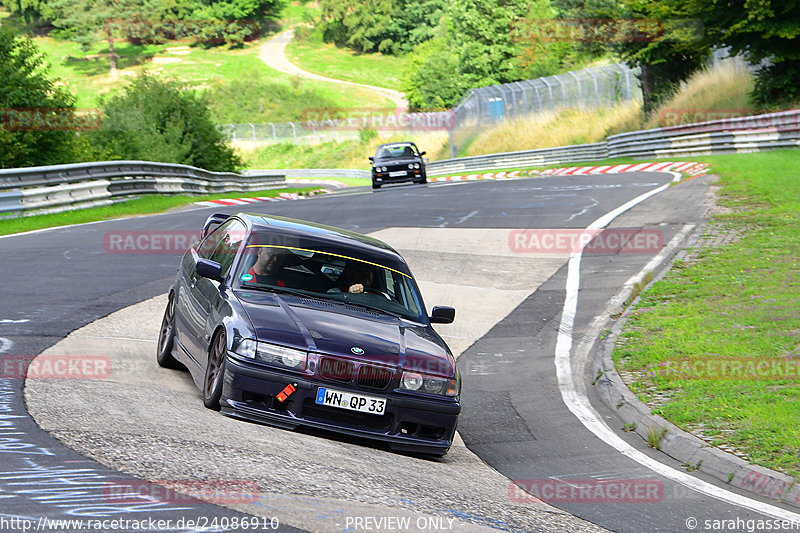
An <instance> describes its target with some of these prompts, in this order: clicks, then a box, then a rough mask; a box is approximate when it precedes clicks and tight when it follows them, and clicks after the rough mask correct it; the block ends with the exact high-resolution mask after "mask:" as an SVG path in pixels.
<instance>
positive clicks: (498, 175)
mask: <svg viewBox="0 0 800 533" xmlns="http://www.w3.org/2000/svg"><path fill="white" fill-rule="evenodd" d="M516 177H519V171H518V170H515V171H513V172H489V173H488V174H469V175H467V176H440V177H438V178H428V181H473V180H502V179H510V178H516Z"/></svg>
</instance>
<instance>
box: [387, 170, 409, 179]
mask: <svg viewBox="0 0 800 533" xmlns="http://www.w3.org/2000/svg"><path fill="white" fill-rule="evenodd" d="M407 175H408V172H406V171H405V170H395V171H394V172H389V177H390V178H396V177H397V176H407Z"/></svg>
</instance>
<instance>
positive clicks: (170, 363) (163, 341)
mask: <svg viewBox="0 0 800 533" xmlns="http://www.w3.org/2000/svg"><path fill="white" fill-rule="evenodd" d="M174 345H175V293H174V292H171V293H169V301H168V302H167V308H166V309H165V310H164V318H163V319H161V329H160V330H159V333H158V345H157V348H156V361H157V362H158V366H160V367H162V368H171V369H173V370H178V369H180V368H184V366H183V365H182V364H181V363H180V362H178V360H177V359H175V357H174V356H173V355H172V348H173V346H174Z"/></svg>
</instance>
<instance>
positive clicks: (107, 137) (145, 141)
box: [93, 75, 242, 172]
mask: <svg viewBox="0 0 800 533" xmlns="http://www.w3.org/2000/svg"><path fill="white" fill-rule="evenodd" d="M102 109H103V125H102V127H101V129H100V131H98V132H96V133H95V134H94V136H93V137H94V138H95V141H96V142H95V143H94V145H95V147H96V149H97V150H99V151H102V152H105V153H106V154H107V155H110V156H111V158H112V159H135V160H147V161H159V162H162V163H179V164H184V165H193V166H196V167H200V168H204V169H207V170H213V171H218V172H224V171H227V172H233V171H236V170H239V169H240V168H242V161H241V159H240V158H239V156H238V155H236V154H235V153H234V151H233V149H232V148H231V147H229V146H228V145H227V144H226V142H225V138H224V136H223V135H222V133H220V132H219V131H218V130H217V128H216V126H215V125H214V123H213V122H212V121H211V114H210V112H209V109H208V105H207V103H206V102H205V101H204V100H202V99H200V98H199V97H198V96H197V95H196V94H195V93H194V92H193V91H188V90H185V89H184V88H183V86H182V85H180V84H179V83H177V82H175V81H169V80H161V79H158V78H156V77H154V76H150V75H144V76H141V77H139V78H137V79H135V80H134V81H133V82H132V83H131V84H130V85H129V86H128V87H127V88H126V89H125V91H124V92H123V93H122V94H119V95H117V96H114V97H112V98H111V99H109V100H107V101H104V102H103V103H102Z"/></svg>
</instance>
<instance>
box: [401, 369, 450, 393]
mask: <svg viewBox="0 0 800 533" xmlns="http://www.w3.org/2000/svg"><path fill="white" fill-rule="evenodd" d="M400 388H401V389H405V390H413V391H419V392H427V393H428V394H436V395H439V396H455V395H456V394H457V392H458V390H457V389H458V386H457V384H456V380H455V379H447V378H440V377H434V376H428V375H426V374H421V373H419V372H403V378H402V379H401V380H400Z"/></svg>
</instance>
